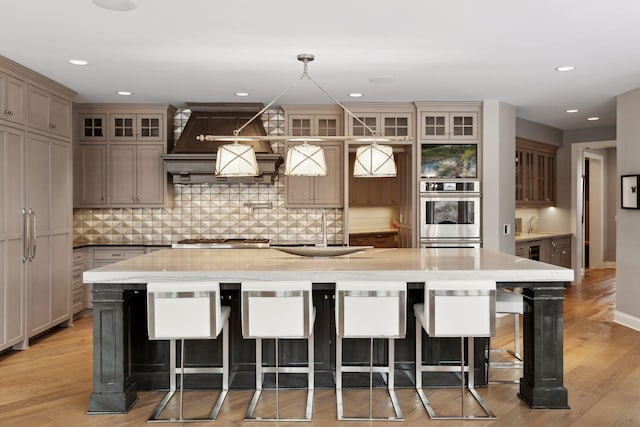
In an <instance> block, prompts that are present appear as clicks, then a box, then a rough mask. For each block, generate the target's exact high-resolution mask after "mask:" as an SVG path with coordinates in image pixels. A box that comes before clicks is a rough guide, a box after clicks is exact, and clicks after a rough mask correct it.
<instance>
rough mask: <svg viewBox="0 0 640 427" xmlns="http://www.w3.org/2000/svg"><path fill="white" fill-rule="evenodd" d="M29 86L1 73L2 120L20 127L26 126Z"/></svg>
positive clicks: (0, 105) (0, 111) (0, 99)
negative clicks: (26, 94)
mask: <svg viewBox="0 0 640 427" xmlns="http://www.w3.org/2000/svg"><path fill="white" fill-rule="evenodd" d="M26 87H27V84H26V83H25V82H24V81H23V80H20V79H17V78H15V77H13V76H10V75H8V74H5V73H3V72H1V71H0V119H1V120H6V121H8V122H10V123H16V124H20V125H24V124H25V117H26V115H27V102H26V97H25V91H26Z"/></svg>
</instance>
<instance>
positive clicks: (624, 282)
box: [614, 89, 640, 330]
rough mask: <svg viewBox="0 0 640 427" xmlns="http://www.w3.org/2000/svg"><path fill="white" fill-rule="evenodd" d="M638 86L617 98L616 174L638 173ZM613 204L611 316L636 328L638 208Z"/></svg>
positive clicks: (639, 322) (639, 306) (639, 311)
mask: <svg viewBox="0 0 640 427" xmlns="http://www.w3.org/2000/svg"><path fill="white" fill-rule="evenodd" d="M638 117H640V89H636V90H633V91H631V92H627V93H624V94H622V95H619V96H618V99H617V141H618V144H617V149H618V155H617V166H618V176H620V175H627V174H638V173H640V163H639V162H638V159H640V144H638V141H639V140H640V121H639V120H638ZM617 192H618V198H617V202H616V206H617V216H618V223H617V225H618V226H617V236H616V242H617V248H616V266H617V272H616V308H615V312H614V320H615V321H616V322H618V323H622V324H624V325H628V326H631V327H633V328H634V329H638V330H640V283H639V282H638V277H640V263H639V262H638V254H640V238H639V236H640V232H639V230H640V211H639V210H632V209H621V208H620V207H619V206H620V195H619V190H618V191H617Z"/></svg>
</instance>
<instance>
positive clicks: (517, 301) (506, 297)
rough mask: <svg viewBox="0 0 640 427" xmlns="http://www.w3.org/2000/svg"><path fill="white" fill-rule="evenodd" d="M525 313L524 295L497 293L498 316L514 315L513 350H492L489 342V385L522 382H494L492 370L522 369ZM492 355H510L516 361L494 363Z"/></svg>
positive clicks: (501, 290)
mask: <svg viewBox="0 0 640 427" xmlns="http://www.w3.org/2000/svg"><path fill="white" fill-rule="evenodd" d="M523 313H524V302H523V299H522V294H521V293H519V292H516V291H507V290H503V289H498V291H497V292H496V314H512V315H513V341H514V345H513V350H511V349H506V348H496V349H492V348H491V340H489V353H488V355H487V381H488V382H489V384H519V383H520V380H519V379H515V380H492V379H491V369H522V356H521V354H520V315H521V314H523ZM491 353H509V354H510V355H511V356H513V358H514V359H515V360H513V361H504V362H492V361H491Z"/></svg>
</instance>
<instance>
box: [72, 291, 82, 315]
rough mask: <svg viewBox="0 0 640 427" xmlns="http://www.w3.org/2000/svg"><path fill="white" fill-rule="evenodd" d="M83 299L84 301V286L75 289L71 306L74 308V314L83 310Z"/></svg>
mask: <svg viewBox="0 0 640 427" xmlns="http://www.w3.org/2000/svg"><path fill="white" fill-rule="evenodd" d="M83 301H84V299H83V289H82V288H79V289H74V290H73V295H72V299H71V307H72V309H73V313H74V314H75V313H77V312H79V311H80V310H82V306H83Z"/></svg>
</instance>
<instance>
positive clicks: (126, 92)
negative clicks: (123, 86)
mask: <svg viewBox="0 0 640 427" xmlns="http://www.w3.org/2000/svg"><path fill="white" fill-rule="evenodd" d="M116 93H117V94H118V95H122V96H129V95H133V92H129V91H128V90H119V91H117V92H116Z"/></svg>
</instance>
